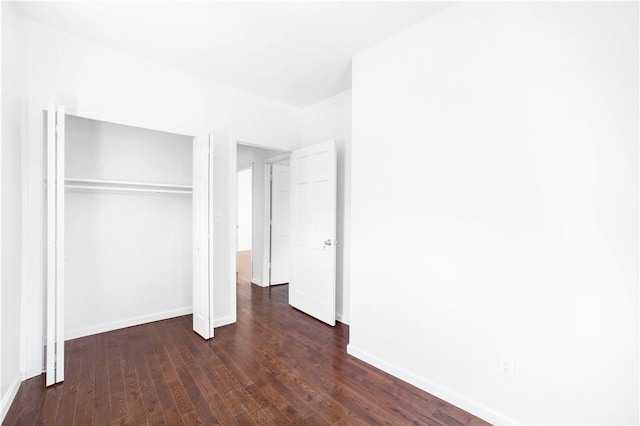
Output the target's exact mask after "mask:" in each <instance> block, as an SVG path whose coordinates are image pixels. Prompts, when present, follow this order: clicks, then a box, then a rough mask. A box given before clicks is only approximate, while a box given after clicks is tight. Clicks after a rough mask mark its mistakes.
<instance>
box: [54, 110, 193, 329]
mask: <svg viewBox="0 0 640 426" xmlns="http://www.w3.org/2000/svg"><path fill="white" fill-rule="evenodd" d="M66 148H67V149H66V166H67V173H66V176H67V178H81V179H100V180H116V181H131V182H145V183H163V184H180V185H191V181H192V139H191V138H189V137H185V136H178V135H173V134H169V133H162V132H157V131H151V130H146V129H140V128H135V127H128V126H121V125H115V124H110V123H104V122H100V121H93V120H86V119H82V118H77V117H71V116H67V147H66ZM191 212H192V198H191V196H190V195H185V194H177V195H176V194H164V193H161V194H154V193H137V192H132V193H127V192H108V191H103V190H97V191H88V190H84V189H83V190H67V191H66V235H65V236H66V256H67V261H66V289H65V308H66V312H65V337H66V338H67V339H69V338H75V337H79V336H83V335H88V334H94V333H98V332H102V331H106V330H113V329H117V328H121V327H126V326H130V325H134V324H141V323H145V322H149V321H154V320H158V319H162V318H169V317H173V316H178V315H185V314H188V313H191V311H192V299H191V292H192V289H191V282H192V276H191V270H192V268H191V260H192V255H191V238H192V229H191Z"/></svg>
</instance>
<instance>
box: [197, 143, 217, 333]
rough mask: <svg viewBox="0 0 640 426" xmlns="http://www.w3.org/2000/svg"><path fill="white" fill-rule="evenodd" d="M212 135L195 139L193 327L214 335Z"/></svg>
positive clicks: (199, 331)
mask: <svg viewBox="0 0 640 426" xmlns="http://www.w3.org/2000/svg"><path fill="white" fill-rule="evenodd" d="M211 145H212V144H211V137H210V136H205V137H196V138H194V140H193V330H194V331H195V332H196V333H198V334H199V335H200V336H202V337H203V338H205V339H210V338H212V337H213V280H212V275H213V270H212V266H213V261H212V254H213V250H212V241H211V233H212V230H213V223H212V220H211V218H212V216H213V215H212V211H213V210H212V198H213V197H212V189H213V182H212V175H213V174H212V170H211V167H212V164H213V161H212V151H213V149H212V148H213V147H212V146H211Z"/></svg>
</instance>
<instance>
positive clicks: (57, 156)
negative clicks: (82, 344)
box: [46, 105, 65, 386]
mask: <svg viewBox="0 0 640 426" xmlns="http://www.w3.org/2000/svg"><path fill="white" fill-rule="evenodd" d="M64 114H65V113H64V107H62V106H56V105H49V107H48V108H47V349H46V373H47V374H46V384H47V386H51V385H54V384H56V383H60V382H62V381H63V380H64V139H65V126H64Z"/></svg>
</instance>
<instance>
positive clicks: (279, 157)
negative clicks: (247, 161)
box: [262, 152, 291, 164]
mask: <svg viewBox="0 0 640 426" xmlns="http://www.w3.org/2000/svg"><path fill="white" fill-rule="evenodd" d="M290 157H291V153H290V152H285V153H284V154H278V155H274V156H273V157H269V158H265V159H264V160H262V162H263V163H265V164H273V163H277V162H278V161H282V160H286V159H288V158H290Z"/></svg>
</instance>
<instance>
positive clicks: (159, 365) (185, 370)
mask: <svg viewBox="0 0 640 426" xmlns="http://www.w3.org/2000/svg"><path fill="white" fill-rule="evenodd" d="M245 259H246V256H245ZM242 264H243V268H241V271H240V273H239V274H238V277H239V278H238V322H237V323H236V324H233V325H229V326H226V327H221V328H217V329H216V331H215V338H214V339H212V340H211V341H208V342H206V341H204V340H202V339H201V338H200V337H199V336H197V335H196V334H195V333H194V332H193V331H192V330H191V317H190V316H184V317H179V318H173V319H169V320H165V321H159V322H155V323H151V324H145V325H141V326H137V327H130V328H126V329H122V330H117V331H112V332H108V333H102V334H97V335H93V336H89V337H84V338H80V339H75V340H71V341H68V342H67V343H66V365H65V371H66V380H65V382H64V383H62V384H59V385H57V386H54V387H51V388H49V389H46V388H45V386H44V376H39V377H36V378H33V379H30V380H27V381H25V382H24V383H22V386H21V387H20V390H19V391H18V395H17V397H16V399H15V401H14V402H13V405H12V406H11V408H10V410H9V413H8V414H7V417H6V419H5V421H4V422H3V425H4V424H6V425H14V424H19V425H31V424H46V425H49V424H59V425H90V424H94V425H107V424H171V425H173V424H205V425H211V424H240V425H252V424H276V425H286V424H304V425H326V424H332V425H361V424H367V425H372V424H393V425H403V424H428V425H480V424H486V423H485V422H483V421H482V420H480V419H478V418H475V417H473V416H472V415H470V414H468V413H466V412H464V411H462V410H460V409H458V408H456V407H454V406H452V405H450V404H448V403H446V402H444V401H442V400H440V399H438V398H435V397H433V396H431V395H429V394H427V393H425V392H423V391H421V390H419V389H417V388H415V387H413V386H411V385H409V384H407V383H404V382H402V381H400V380H398V379H395V378H393V377H392V376H389V375H388V374H385V373H383V372H382V371H380V370H377V369H375V368H373V367H371V366H369V365H367V364H365V363H363V362H361V361H359V360H357V359H355V358H353V357H351V356H349V355H347V354H346V345H347V342H348V334H349V327H347V326H346V325H343V324H340V323H338V325H337V326H336V327H334V328H332V327H329V326H327V325H324V324H323V323H321V322H319V321H316V320H314V319H312V318H310V317H308V316H307V315H305V314H303V313H301V312H298V311H296V310H295V309H293V308H291V307H289V306H288V304H287V292H288V286H286V285H283V286H276V287H271V288H261V287H258V286H255V285H251V284H249V278H248V275H249V274H248V273H247V269H246V267H247V263H246V260H245V261H243V262H242Z"/></svg>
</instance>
